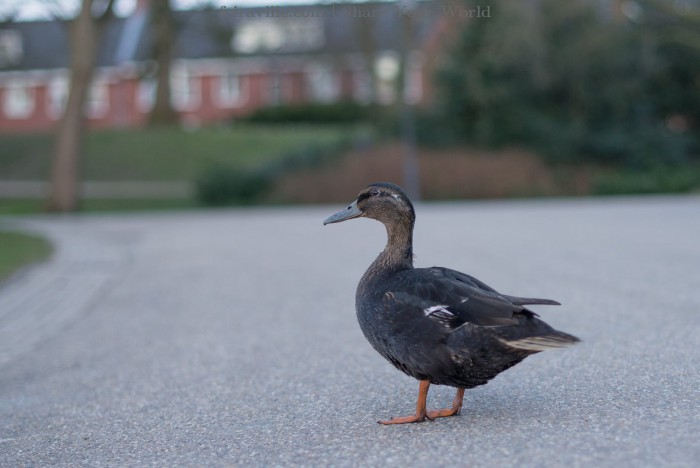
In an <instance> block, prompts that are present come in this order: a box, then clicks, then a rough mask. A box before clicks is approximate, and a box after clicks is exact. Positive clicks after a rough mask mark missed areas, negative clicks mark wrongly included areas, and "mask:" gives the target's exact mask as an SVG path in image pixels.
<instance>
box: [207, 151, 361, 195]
mask: <svg viewBox="0 0 700 468" xmlns="http://www.w3.org/2000/svg"><path fill="white" fill-rule="evenodd" d="M352 143H353V142H352V140H350V139H341V140H340V141H338V142H335V143H333V144H329V145H310V146H307V147H304V148H300V149H297V150H291V151H289V152H288V153H286V154H284V155H282V156H281V157H279V158H273V159H271V161H270V162H269V163H267V164H266V165H264V166H262V167H257V168H248V169H237V168H231V167H226V166H213V167H212V168H210V169H209V170H207V171H205V172H204V174H202V176H201V177H199V179H197V181H196V188H197V199H198V201H199V202H200V203H201V204H203V205H206V206H224V205H247V204H252V203H256V202H260V201H262V199H263V198H264V196H265V195H266V194H267V193H268V191H269V190H270V188H271V187H272V186H273V184H274V182H275V181H276V180H277V179H278V178H279V177H281V176H283V175H285V174H288V173H289V172H293V171H297V170H300V169H303V168H307V167H313V166H318V165H320V164H324V163H325V162H327V161H329V160H331V159H333V158H335V157H337V156H338V155H339V154H340V153H342V152H343V151H345V150H347V149H348V148H349V147H350V145H351V144H352Z"/></svg>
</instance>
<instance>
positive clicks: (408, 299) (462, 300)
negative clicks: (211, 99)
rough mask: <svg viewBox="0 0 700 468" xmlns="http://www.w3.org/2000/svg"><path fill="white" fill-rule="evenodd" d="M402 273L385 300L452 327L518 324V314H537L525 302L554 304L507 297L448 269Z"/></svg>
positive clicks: (475, 280) (474, 279) (428, 269)
mask: <svg viewBox="0 0 700 468" xmlns="http://www.w3.org/2000/svg"><path fill="white" fill-rule="evenodd" d="M399 276H401V277H402V278H401V279H402V280H401V281H398V282H397V283H396V284H395V285H394V287H392V288H391V289H390V291H388V292H387V293H386V295H385V300H386V301H391V302H394V304H393V306H394V307H401V308H404V309H412V310H420V311H421V312H422V313H423V314H424V316H425V317H427V318H428V319H431V320H435V321H437V322H438V323H440V324H441V325H443V326H445V327H447V328H449V329H456V328H459V327H460V326H462V325H464V324H465V323H472V324H474V325H479V326H484V327H499V326H505V325H514V324H516V323H518V320H517V318H515V317H514V314H516V313H522V314H526V315H530V316H531V315H535V314H534V312H531V311H529V310H527V309H526V308H525V307H523V305H525V304H534V303H537V304H551V303H554V301H549V300H541V299H526V298H516V297H514V296H505V295H503V294H499V293H498V292H497V291H496V290H494V289H493V288H491V287H489V286H487V285H486V284H484V283H482V282H481V281H479V280H477V279H476V278H473V277H471V276H469V275H466V274H464V273H460V272H458V271H455V270H449V269H447V268H439V267H434V268H426V269H416V270H408V271H406V273H405V274H404V275H399ZM531 301H537V302H531ZM543 301H546V302H543Z"/></svg>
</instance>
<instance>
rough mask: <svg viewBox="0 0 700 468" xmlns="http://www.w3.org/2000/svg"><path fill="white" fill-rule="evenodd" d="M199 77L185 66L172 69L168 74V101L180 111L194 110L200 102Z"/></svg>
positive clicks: (200, 86) (200, 85) (200, 84)
mask: <svg viewBox="0 0 700 468" xmlns="http://www.w3.org/2000/svg"><path fill="white" fill-rule="evenodd" d="M201 88H202V83H201V77H199V76H197V75H195V74H194V73H192V71H191V70H190V69H188V68H187V67H185V66H180V67H173V71H172V72H171V74H170V99H171V104H172V105H173V107H174V108H175V109H177V110H180V111H186V110H195V109H197V108H198V107H199V105H200V103H201V100H202V89H201Z"/></svg>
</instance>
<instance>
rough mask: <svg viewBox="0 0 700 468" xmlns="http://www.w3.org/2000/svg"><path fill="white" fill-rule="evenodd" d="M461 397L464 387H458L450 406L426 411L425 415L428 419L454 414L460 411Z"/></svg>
mask: <svg viewBox="0 0 700 468" xmlns="http://www.w3.org/2000/svg"><path fill="white" fill-rule="evenodd" d="M463 399H464V389H463V388H458V389H457V393H456V394H455V399H454V401H453V402H452V408H445V409H441V410H436V411H428V414H426V417H427V418H428V419H435V418H446V417H448V416H455V415H457V414H459V413H460V412H461V411H462V400H463Z"/></svg>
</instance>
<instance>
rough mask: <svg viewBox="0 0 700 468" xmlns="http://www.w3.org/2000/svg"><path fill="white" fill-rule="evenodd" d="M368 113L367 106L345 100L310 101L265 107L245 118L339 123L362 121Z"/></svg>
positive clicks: (270, 120)
mask: <svg viewBox="0 0 700 468" xmlns="http://www.w3.org/2000/svg"><path fill="white" fill-rule="evenodd" d="M368 115H369V112H368V109H367V107H365V106H362V105H360V104H357V103H355V102H351V101H345V102H338V103H332V104H320V103H308V104H289V105H281V106H273V107H263V108H261V109H258V110H256V111H254V112H253V113H252V114H250V115H248V116H247V117H245V118H244V119H243V120H245V121H247V122H255V123H285V124H288V123H318V124H338V123H355V122H362V121H364V120H366V119H367V117H368Z"/></svg>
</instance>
